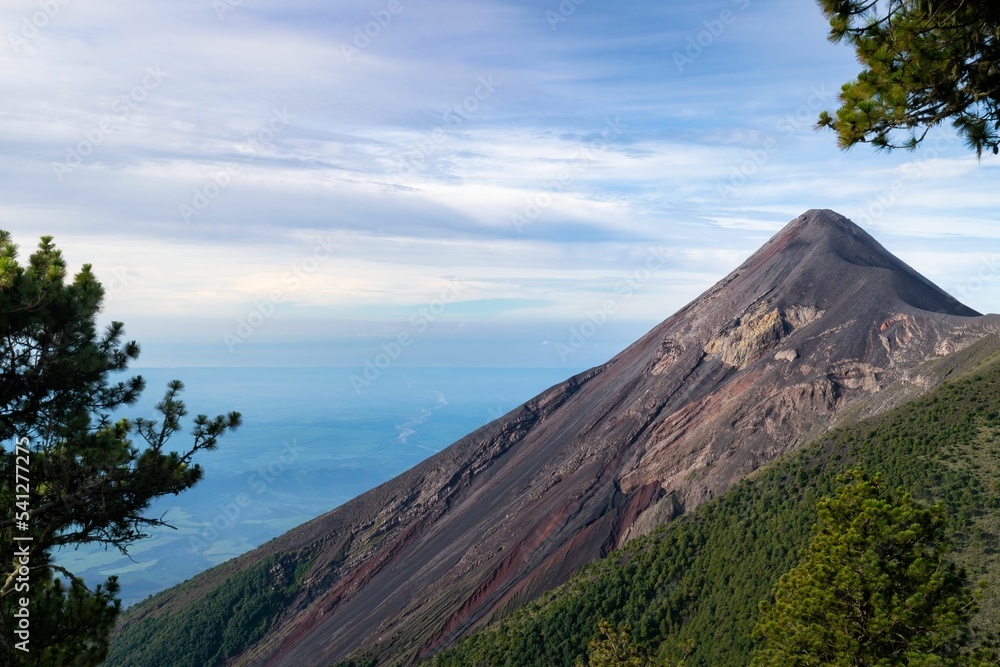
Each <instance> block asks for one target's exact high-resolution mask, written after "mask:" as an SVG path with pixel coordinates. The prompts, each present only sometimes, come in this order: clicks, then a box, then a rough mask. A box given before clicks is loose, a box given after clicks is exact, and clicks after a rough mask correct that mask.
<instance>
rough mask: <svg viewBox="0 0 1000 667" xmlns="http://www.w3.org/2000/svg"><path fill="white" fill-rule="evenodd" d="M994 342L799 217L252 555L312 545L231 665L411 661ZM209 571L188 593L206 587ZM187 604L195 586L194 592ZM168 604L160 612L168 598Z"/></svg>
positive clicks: (857, 246)
mask: <svg viewBox="0 0 1000 667" xmlns="http://www.w3.org/2000/svg"><path fill="white" fill-rule="evenodd" d="M998 331H1000V318H998V317H997V316H979V314H978V313H976V312H975V311H972V310H971V309H969V308H967V307H965V306H963V305H962V304H961V303H959V302H958V301H956V300H955V299H954V298H952V297H951V296H949V295H947V294H946V293H944V292H943V291H941V290H940V289H939V288H937V287H936V286H934V285H933V284H931V283H930V282H929V281H927V280H926V279H925V278H923V277H922V276H920V275H919V274H918V273H916V272H915V271H914V270H913V269H911V268H910V267H909V266H907V265H906V264H904V263H903V262H901V261H900V260H898V259H897V258H896V257H894V256H893V255H891V254H890V253H889V252H887V251H886V250H885V249H884V248H883V247H882V246H881V245H879V244H878V243H877V242H876V241H875V240H874V239H872V238H871V237H870V236H869V235H868V234H866V233H865V232H864V231H863V230H861V229H860V228H859V227H858V226H856V225H855V224H854V223H852V222H850V221H849V220H847V219H846V218H844V217H842V216H840V215H838V214H836V213H833V212H832V211H818V210H814V211H809V212H807V213H806V214H804V215H802V216H801V217H799V218H797V219H796V220H793V221H792V222H791V223H790V224H789V225H788V226H787V227H785V229H783V230H782V231H781V232H780V233H778V234H777V235H776V236H774V237H773V238H772V239H771V240H770V241H768V242H767V243H766V244H765V245H764V246H763V247H762V248H761V249H760V250H759V251H757V252H756V253H755V254H754V255H753V256H751V257H750V258H749V259H748V260H747V261H746V262H745V263H744V264H743V265H742V266H740V267H739V268H737V269H736V270H735V271H733V272H732V273H731V274H730V275H729V276H727V277H726V278H725V279H723V280H722V281H721V282H719V283H718V284H717V285H716V286H714V287H713V288H712V289H710V290H708V291H707V292H706V293H705V294H703V295H702V296H700V297H699V298H698V299H696V300H695V301H693V302H692V303H691V304H689V305H687V306H686V307H684V308H683V309H681V310H680V311H679V312H678V313H676V314H675V315H673V316H672V317H670V318H669V319H667V320H666V321H665V322H663V323H662V324H660V325H659V326H657V327H656V328H654V329H653V330H652V331H650V332H649V333H648V334H646V335H645V336H644V337H643V338H642V339H641V340H639V341H637V342H636V343H635V344H633V345H632V346H630V347H629V348H628V349H626V350H625V351H623V352H622V353H621V354H619V355H618V356H616V357H615V358H614V359H612V360H611V361H609V362H608V363H607V364H605V365H603V366H600V367H598V368H594V369H592V370H590V371H587V372H586V373H583V374H581V375H578V376H576V377H574V378H571V379H569V380H567V381H566V382H564V383H562V384H560V385H558V386H556V387H553V388H551V389H549V390H548V391H546V392H544V393H543V394H541V395H539V396H538V397H536V398H535V399H532V400H531V401H529V402H528V403H526V404H525V405H523V406H521V407H520V408H518V409H516V410H514V411H512V412H511V413H509V414H507V415H506V416H504V417H502V418H500V419H498V420H496V421H494V422H493V423H491V424H488V425H487V426H484V427H483V428H481V429H479V430H477V431H475V432H474V433H471V434H470V435H468V436H466V437H465V438H463V439H462V440H460V441H458V442H457V443H455V444H454V445H452V446H451V447H449V448H448V449H446V450H444V451H442V452H441V453H440V454H438V455H436V456H434V457H432V458H431V459H429V460H427V461H425V462H424V463H422V464H420V465H419V466H417V467H415V468H413V469H412V470H410V471H408V472H406V473H404V474H403V475H400V476H399V477H397V478H396V479H394V480H392V481H390V482H388V483H386V484H384V485H382V486H380V487H378V488H376V489H374V490H372V491H370V492H369V493H366V494H364V495H362V496H360V497H358V498H356V499H354V500H353V501H351V502H349V503H347V504H346V505H344V506H342V507H340V508H338V509H336V510H334V511H332V512H330V513H328V514H326V515H324V516H322V517H319V518H318V519H315V520H314V521H311V522H309V523H307V524H305V525H303V526H300V527H299V528H297V529H295V530H293V531H291V532H289V533H287V534H285V535H283V536H282V537H280V538H278V539H277V540H274V541H272V542H270V543H268V544H266V545H264V546H262V547H261V548H259V549H257V550H255V551H253V552H250V553H248V554H246V555H244V556H242V557H240V558H239V559H238V560H237V561H235V562H234V563H233V565H232V567H233V568H234V569H239V568H243V567H246V566H248V565H250V564H252V563H255V562H257V561H259V560H260V559H261V558H263V557H266V556H268V555H270V554H273V553H275V552H278V553H292V552H294V551H296V550H298V549H302V548H310V549H311V550H312V551H313V552H315V553H318V556H317V557H316V559H315V561H314V565H313V567H312V570H311V572H310V573H309V574H308V575H307V578H306V580H305V584H304V586H303V588H302V590H301V591H300V593H299V596H298V598H297V599H295V600H294V601H293V602H292V603H291V605H290V606H289V607H288V608H287V609H286V610H285V611H284V612H283V613H282V615H281V617H280V618H279V620H278V622H277V623H276V625H275V626H274V627H273V628H272V630H271V631H270V633H269V634H268V635H267V636H266V637H265V638H264V639H263V640H261V641H260V642H259V643H257V644H256V645H254V646H253V647H251V648H250V649H249V650H248V651H247V652H246V653H245V654H244V655H243V656H241V658H240V660H239V661H238V662H239V664H246V665H295V666H300V665H302V666H307V665H323V666H325V665H329V664H331V663H332V662H336V661H337V660H338V659H341V658H345V657H348V656H350V655H356V654H358V653H359V651H361V650H362V649H369V650H371V651H373V652H374V654H376V655H377V656H379V658H380V664H409V663H411V662H413V661H415V660H416V659H417V658H418V657H420V656H426V655H428V654H430V653H432V652H433V651H435V650H436V649H438V648H440V647H442V646H446V645H448V644H450V643H452V642H454V641H455V640H456V639H457V638H459V637H461V636H462V635H463V634H464V633H467V632H468V631H469V630H470V629H473V628H475V627H477V626H478V625H480V624H482V623H484V622H486V621H488V620H490V619H491V618H494V617H496V616H497V615H498V614H503V613H505V612H506V611H509V610H510V609H511V608H513V607H515V606H517V605H519V604H521V603H523V602H525V601H527V600H529V599H531V598H532V597H534V596H536V595H537V594H539V593H541V592H542V591H544V590H546V589H549V588H552V587H553V586H556V585H558V584H560V583H562V582H563V581H565V580H566V578H567V577H568V576H569V575H570V574H571V573H572V572H574V571H575V570H576V569H578V568H579V567H580V566H582V565H583V564H585V563H587V562H589V561H592V560H594V559H596V558H598V557H600V556H601V555H603V554H606V553H607V552H609V551H610V550H612V549H614V548H615V547H617V546H618V545H620V544H621V543H622V542H623V540H625V539H627V538H628V537H629V536H631V535H634V534H636V533H638V532H642V531H645V530H649V529H650V528H651V527H652V526H655V525H656V524H657V523H659V522H662V521H664V520H666V519H668V518H669V517H670V516H671V515H673V514H675V513H677V512H681V511H684V509H685V508H690V507H692V506H694V505H696V504H698V503H700V502H703V501H704V500H706V499H708V498H711V497H713V496H715V495H717V494H719V493H721V492H723V491H725V490H726V489H727V488H728V487H729V486H731V485H732V484H734V483H735V482H737V481H739V480H740V479H741V478H742V477H744V476H745V475H746V474H748V473H749V472H751V471H753V470H754V469H756V468H758V467H759V466H761V465H763V464H765V463H767V462H768V461H770V460H772V459H774V458H775V457H776V456H778V455H780V454H782V453H784V452H786V451H789V450H791V449H794V448H795V447H797V446H799V445H801V444H803V443H804V442H806V441H808V440H809V439H811V438H813V437H814V436H816V435H818V434H819V433H821V432H823V431H824V430H826V429H828V428H830V427H831V426H832V425H833V424H835V423H836V422H837V421H838V419H841V418H842V416H843V413H844V412H845V410H847V409H848V408H851V407H854V408H855V409H854V410H852V411H851V415H852V417H858V416H861V415H862V414H868V413H874V412H878V411H881V410H883V409H886V408H889V407H892V406H893V405H896V404H898V403H899V402H901V401H902V400H904V399H906V398H909V397H911V396H913V395H914V394H916V393H919V392H922V391H924V390H926V389H927V388H929V387H930V386H932V385H933V384H934V383H935V382H936V380H935V379H934V378H933V377H932V376H931V375H929V374H927V372H926V366H927V364H926V363H925V362H928V361H930V360H933V359H936V358H939V357H942V356H945V355H948V354H950V353H952V352H956V351H959V350H961V349H963V348H965V347H967V346H969V345H971V344H972V343H974V342H976V341H978V340H980V339H981V338H983V337H984V336H986V335H989V334H991V333H997V332H998ZM217 578H218V575H217V574H215V575H212V576H211V577H204V581H203V582H201V583H199V581H198V580H195V582H194V588H193V589H189V591H191V590H193V591H196V590H198V587H199V586H201V587H203V588H205V589H206V590H207V589H208V588H209V587H210V586H211V585H214V584H213V583H212V582H213V580H214V581H215V582H216V583H217ZM189 594H190V593H189ZM168 604H169V603H168Z"/></svg>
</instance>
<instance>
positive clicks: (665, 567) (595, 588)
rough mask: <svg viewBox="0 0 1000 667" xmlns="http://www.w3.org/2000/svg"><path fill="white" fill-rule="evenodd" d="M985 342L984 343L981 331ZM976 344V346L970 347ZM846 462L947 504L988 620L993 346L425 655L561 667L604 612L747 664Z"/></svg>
mask: <svg viewBox="0 0 1000 667" xmlns="http://www.w3.org/2000/svg"><path fill="white" fill-rule="evenodd" d="M983 344H986V345H991V346H993V347H994V348H995V347H996V340H995V339H993V340H991V341H983ZM982 351H983V350H980V351H979V352H980V354H981V353H982ZM854 466H858V467H861V468H863V469H864V470H866V471H868V472H871V473H875V472H881V473H882V475H883V477H884V479H885V480H886V482H888V484H889V485H890V486H898V487H902V488H903V489H905V490H909V491H911V492H913V494H914V495H915V496H916V497H917V498H920V499H924V500H928V501H935V500H940V501H942V502H943V503H944V504H945V505H946V507H947V508H948V511H949V521H950V531H951V533H952V538H953V541H954V545H955V552H954V557H955V559H956V560H957V561H958V562H959V563H961V564H962V565H964V566H965V567H966V568H967V570H968V575H969V578H970V579H971V580H972V581H980V580H986V582H987V583H988V585H989V588H988V591H987V593H986V595H985V596H984V597H983V599H982V603H981V608H980V612H979V614H978V617H977V620H976V625H977V626H978V627H980V628H988V629H994V628H996V627H998V621H1000V353H998V352H993V353H991V354H988V355H987V356H986V358H985V360H984V361H981V362H979V363H978V364H977V365H976V366H975V367H974V368H973V369H972V370H971V371H969V372H967V373H965V374H964V375H962V376H961V377H959V378H957V379H954V380H951V381H948V382H946V383H944V384H942V385H940V386H939V387H938V388H936V389H935V390H933V391H931V392H930V393H928V394H926V395H925V396H923V397H921V398H919V399H917V400H914V401H912V402H910V403H907V404H905V405H903V406H901V407H900V408H897V409H895V410H892V411H891V412H888V413H885V414H883V415H880V416H878V417H875V418H872V419H868V420H865V421H862V422H859V423H857V424H855V425H853V426H850V427H846V428H840V429H836V430H833V431H831V432H829V433H828V434H827V435H825V436H824V437H822V438H820V439H819V440H818V441H816V442H814V443H812V444H811V445H809V446H807V447H805V448H803V449H801V450H799V451H798V452H796V453H794V454H792V455H789V456H787V457H785V458H782V459H779V460H777V461H776V462H774V463H773V464H771V465H770V466H768V467H766V468H764V469H761V470H759V471H758V472H757V473H755V474H754V475H751V476H750V477H749V478H747V479H745V480H744V481H743V482H741V483H740V484H738V485H737V486H736V487H734V488H733V489H732V490H731V491H730V492H728V493H726V494H725V495H723V496H721V497H720V498H718V499H717V500H715V501H712V502H709V503H707V504H705V505H702V506H701V507H700V508H699V509H697V510H696V511H694V512H693V513H691V514H690V515H687V516H684V517H682V518H680V519H678V520H675V521H673V522H671V523H669V524H667V525H666V526H663V527H661V528H660V529H658V530H657V531H656V532H655V533H654V534H653V535H650V536H647V537H643V538H640V539H637V540H634V541H632V542H631V543H629V544H628V545H627V546H626V547H624V548H623V549H622V550H620V551H618V552H616V553H615V554H613V555H611V556H609V557H607V558H605V559H603V560H601V561H598V562H595V563H593V564H591V565H589V566H587V567H585V568H584V569H583V570H582V571H581V572H580V573H578V574H577V575H576V576H575V577H574V578H573V579H571V580H570V581H569V582H568V583H567V584H565V585H563V586H561V587H559V588H557V589H555V590H553V591H551V592H549V593H547V594H545V595H543V596H542V597H541V598H539V599H538V600H536V601H535V602H533V603H531V604H529V605H527V606H525V607H523V608H521V609H520V610H518V611H517V612H515V613H514V614H512V615H511V616H509V617H508V618H507V619H506V620H504V621H502V622H501V623H499V624H497V625H494V626H491V627H488V628H486V629H484V630H482V631H480V632H478V633H476V634H474V635H471V636H469V637H467V638H466V639H464V640H462V641H461V642H460V643H459V644H457V645H456V646H455V647H454V648H452V649H450V650H448V651H445V652H441V653H438V654H437V655H435V656H434V657H433V659H431V660H430V661H429V663H430V664H431V665H434V666H435V667H452V666H458V665H469V666H472V665H476V666H483V665H494V666H497V667H500V666H505V667H529V666H532V665H538V666H542V665H544V666H549V665H572V664H574V662H575V661H576V660H577V659H580V658H584V657H585V655H586V647H587V643H588V641H589V640H591V639H592V638H593V637H594V636H595V635H596V633H597V626H598V622H599V621H601V620H602V619H606V620H608V621H610V622H611V623H612V624H613V625H621V624H628V625H630V626H631V627H632V635H633V637H634V639H635V640H636V641H638V642H639V643H641V644H642V645H644V646H645V647H647V648H649V649H652V650H653V651H654V652H658V653H659V655H660V656H661V657H662V658H664V659H670V660H675V659H678V658H680V657H685V656H686V662H685V664H686V666H687V667H709V666H711V667H737V666H744V665H746V664H747V662H748V661H749V657H750V651H751V648H752V643H751V630H752V628H753V626H754V624H755V622H756V620H757V616H758V603H759V602H760V601H761V600H764V599H765V598H766V597H767V596H768V595H769V593H770V591H771V588H772V586H773V585H774V583H775V582H776V581H777V579H778V577H780V576H781V574H782V573H784V572H785V571H787V570H788V569H789V568H791V567H792V566H793V565H794V564H795V563H796V561H797V558H798V554H799V552H800V550H801V549H802V548H803V547H805V545H806V544H807V542H808V539H809V536H810V526H811V525H812V524H813V522H814V521H815V520H816V509H815V505H816V501H817V500H818V499H819V498H820V497H822V496H824V495H828V494H830V493H832V492H833V490H834V488H835V478H836V476H837V475H838V474H839V473H841V472H843V471H845V470H847V469H848V468H850V467H854Z"/></svg>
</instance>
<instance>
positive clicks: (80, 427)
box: [0, 230, 241, 665]
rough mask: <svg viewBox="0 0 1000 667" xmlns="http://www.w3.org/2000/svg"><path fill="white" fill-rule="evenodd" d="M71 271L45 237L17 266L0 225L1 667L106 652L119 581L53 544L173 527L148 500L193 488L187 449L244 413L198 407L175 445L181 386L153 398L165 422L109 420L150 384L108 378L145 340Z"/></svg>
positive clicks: (89, 659)
mask: <svg viewBox="0 0 1000 667" xmlns="http://www.w3.org/2000/svg"><path fill="white" fill-rule="evenodd" d="M66 276H67V274H66V263H65V260H64V259H63V257H62V254H61V252H60V251H59V250H58V249H56V248H55V246H54V245H53V243H52V238H51V237H47V236H46V237H42V239H41V243H40V244H39V246H38V250H37V251H36V252H34V253H33V254H32V255H31V257H30V258H29V260H28V262H27V264H26V265H24V266H21V265H20V263H19V262H18V248H17V246H16V245H14V244H13V243H12V242H11V240H10V235H9V234H8V233H7V232H5V231H2V230H0V543H2V544H3V548H4V552H3V558H2V561H0V604H2V612H3V613H2V614H0V665H4V664H14V665H60V664H67V665H69V664H72V665H96V664H99V663H100V661H101V660H103V658H104V656H105V654H106V652H107V643H108V637H109V634H110V632H111V630H112V628H113V626H114V623H115V619H116V617H117V613H118V608H119V601H118V599H117V592H118V590H119V588H118V583H117V581H116V579H115V578H114V577H111V578H110V579H108V581H107V582H106V583H105V584H103V585H98V586H95V587H94V588H93V589H91V588H89V587H88V586H87V585H86V583H85V582H83V581H82V580H81V579H80V578H79V577H77V576H76V575H74V574H73V573H72V572H70V571H68V570H66V569H65V568H63V567H60V566H58V565H56V564H55V563H53V562H52V557H51V554H52V551H53V550H54V549H56V548H58V547H65V546H74V545H80V544H88V543H97V544H103V545H106V546H111V547H115V548H117V549H119V550H121V551H122V553H128V548H129V546H130V545H131V544H133V543H134V542H135V541H137V540H141V539H142V538H144V537H146V536H147V533H146V531H147V530H148V529H149V528H151V527H153V526H161V525H166V524H165V523H164V522H163V521H162V520H161V519H160V518H156V517H148V516H146V515H145V511H146V510H147V509H148V508H149V505H150V503H151V502H152V501H153V500H154V499H155V498H157V497H159V496H162V495H165V494H168V493H172V494H175V495H176V494H178V493H180V492H182V491H184V490H185V489H188V488H190V487H191V486H193V485H194V484H196V483H197V482H198V480H200V479H201V477H202V470H201V467H200V466H199V465H198V464H196V463H194V462H193V461H192V459H193V457H194V456H195V455H196V454H197V453H198V452H200V451H202V450H211V449H213V448H215V447H216V444H217V441H218V438H219V437H220V436H221V435H222V434H223V433H224V432H225V431H227V430H233V429H235V428H237V427H238V426H239V424H240V420H241V418H240V414H239V413H237V412H231V413H229V414H228V415H218V416H216V417H214V418H209V417H207V416H206V415H198V416H197V417H196V418H195V419H194V420H193V426H194V427H193V442H192V443H191V445H190V446H189V447H188V448H187V449H186V450H184V451H181V452H174V451H169V450H168V449H167V448H166V447H167V444H168V441H169V440H170V438H171V436H172V435H174V434H175V433H176V432H177V431H178V430H179V429H180V428H181V425H182V419H183V418H184V417H185V416H186V415H187V408H186V407H185V405H184V402H183V401H181V400H180V398H179V394H180V392H181V391H182V389H183V385H182V384H181V383H180V382H178V381H174V382H172V383H170V384H169V385H168V387H167V391H166V394H165V396H164V398H163V401H162V402H160V403H159V404H158V405H157V410H158V411H159V413H160V417H161V420H160V421H152V420H148V419H137V420H135V421H130V420H127V419H118V420H117V421H112V419H111V414H112V413H113V412H114V411H115V410H117V409H119V408H121V407H123V406H128V405H132V404H134V403H135V401H136V400H137V399H138V397H139V395H140V393H141V392H142V390H143V389H144V387H145V383H144V381H143V379H142V377H141V376H136V377H132V378H129V379H126V380H121V381H118V382H115V381H113V379H112V375H113V374H115V373H120V372H123V371H125V370H126V369H127V367H128V363H129V362H130V361H132V360H135V359H136V358H138V356H139V346H138V344H136V343H135V342H134V341H132V342H123V341H122V339H123V336H124V326H123V325H122V324H121V323H120V322H113V323H112V324H111V325H109V326H108V327H107V329H106V330H105V331H104V332H99V331H98V327H97V324H96V317H97V315H98V313H99V312H100V309H101V304H102V301H103V297H104V290H103V288H102V287H101V285H100V283H99V282H98V280H97V279H96V278H95V277H94V275H93V273H92V272H91V267H90V265H84V266H83V268H82V270H81V271H80V272H79V273H77V274H76V275H75V276H74V277H73V279H72V281H70V282H67V281H66ZM136 442H141V443H142V446H139V445H137V444H135V443H136ZM22 601H27V602H28V605H27V607H26V609H27V614H28V618H27V620H26V619H25V618H24V617H23V616H22V615H21V614H23V613H24V612H23V610H22V606H23V605H22V604H21V603H22ZM25 623H27V624H28V629H27V630H22V633H21V634H17V633H16V631H17V630H19V629H22V628H23V627H24V625H25ZM26 636H29V637H30V641H29V642H28V643H27V644H25V643H24V641H25V637H26ZM25 648H27V649H28V650H27V651H25V650H22V649H25Z"/></svg>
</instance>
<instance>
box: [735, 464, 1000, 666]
mask: <svg viewBox="0 0 1000 667" xmlns="http://www.w3.org/2000/svg"><path fill="white" fill-rule="evenodd" d="M838 481H839V482H840V483H842V484H843V486H841V488H840V489H839V490H838V492H837V494H836V496H835V497H832V498H825V499H823V500H821V501H820V503H819V520H818V522H817V523H816V525H815V526H814V533H813V538H812V542H811V543H810V544H809V546H808V548H807V549H806V551H805V554H804V556H803V559H802V561H801V563H800V564H799V565H798V566H796V567H795V568H793V569H792V570H790V571H789V572H788V573H786V574H785V575H784V576H782V577H781V579H780V580H779V581H778V583H777V585H776V586H775V588H774V591H773V600H771V601H769V602H766V603H763V604H762V605H761V618H760V620H759V622H758V624H757V627H756V628H755V631H754V634H755V637H756V639H757V640H758V641H759V642H760V643H759V645H758V647H757V648H756V650H755V652H754V657H753V660H752V661H751V663H750V664H751V667H806V666H819V665H823V666H830V667H891V666H892V667H894V666H903V665H905V666H908V667H930V666H932V665H933V666H937V667H946V666H956V667H957V666H959V665H986V664H992V663H989V662H988V661H987V656H985V655H983V654H981V653H980V654H973V653H970V652H969V651H968V650H967V649H966V646H967V643H968V641H969V636H970V633H969V621H970V617H971V615H972V613H973V612H974V611H975V602H974V596H973V593H972V590H971V588H970V587H969V586H968V584H967V582H966V579H965V575H964V573H963V572H962V571H961V570H960V569H959V568H957V567H956V566H955V565H954V564H952V563H951V562H949V561H948V560H947V558H946V555H947V552H948V543H947V540H946V538H945V512H944V509H943V508H942V507H941V506H940V505H934V506H930V507H927V506H924V505H922V504H920V503H918V502H916V501H915V500H913V499H912V498H911V497H910V496H909V495H908V494H905V493H900V492H897V493H892V492H890V491H889V490H887V489H886V488H885V485H884V484H883V483H882V481H881V478H880V477H879V476H875V477H873V478H868V477H867V476H866V475H864V474H863V473H862V472H861V471H859V470H852V471H850V472H849V473H848V474H847V475H845V476H842V477H841V478H840V479H839V480H838Z"/></svg>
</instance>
